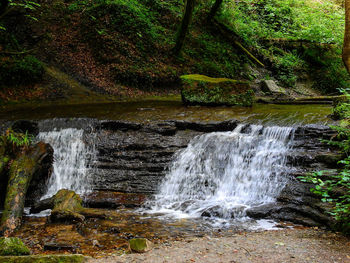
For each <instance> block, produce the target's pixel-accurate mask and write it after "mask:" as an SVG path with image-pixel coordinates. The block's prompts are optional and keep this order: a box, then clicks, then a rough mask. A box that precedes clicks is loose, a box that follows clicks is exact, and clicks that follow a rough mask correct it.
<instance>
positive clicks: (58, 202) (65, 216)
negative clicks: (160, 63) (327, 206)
mask: <svg viewBox="0 0 350 263" xmlns="http://www.w3.org/2000/svg"><path fill="white" fill-rule="evenodd" d="M82 203H83V201H82V199H81V197H80V196H79V195H78V194H76V193H75V192H74V191H70V190H66V189H62V190H60V191H58V192H57V194H56V195H55V196H54V208H53V209H52V211H51V220H52V221H54V222H60V221H72V220H73V221H83V220H84V216H83V215H81V214H79V212H81V211H82V210H83V206H82Z"/></svg>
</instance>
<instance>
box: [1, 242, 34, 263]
mask: <svg viewBox="0 0 350 263" xmlns="http://www.w3.org/2000/svg"><path fill="white" fill-rule="evenodd" d="M29 254H30V250H29V248H28V247H27V246H26V245H25V244H24V243H23V242H22V240H20V239H19V238H17V237H2V238H0V256H22V255H29ZM0 262H1V261H0ZM3 262H5V261H3Z"/></svg>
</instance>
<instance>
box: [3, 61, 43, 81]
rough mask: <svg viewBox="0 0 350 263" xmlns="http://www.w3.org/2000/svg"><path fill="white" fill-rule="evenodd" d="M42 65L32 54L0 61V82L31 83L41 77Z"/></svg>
mask: <svg viewBox="0 0 350 263" xmlns="http://www.w3.org/2000/svg"><path fill="white" fill-rule="evenodd" d="M43 74H44V67H43V65H42V64H41V62H40V61H39V60H37V59H36V58H35V57H33V56H30V55H28V56H25V57H24V58H21V59H9V60H3V61H1V62H0V82H1V84H3V85H10V86H11V85H24V84H33V83H36V82H38V81H40V80H41V79H42V76H43Z"/></svg>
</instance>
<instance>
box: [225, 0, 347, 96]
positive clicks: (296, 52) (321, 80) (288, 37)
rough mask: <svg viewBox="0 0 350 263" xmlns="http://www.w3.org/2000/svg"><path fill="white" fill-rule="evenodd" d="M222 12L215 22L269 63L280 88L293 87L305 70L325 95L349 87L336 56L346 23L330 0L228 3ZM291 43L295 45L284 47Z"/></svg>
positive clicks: (338, 6)
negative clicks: (223, 25)
mask: <svg viewBox="0 0 350 263" xmlns="http://www.w3.org/2000/svg"><path fill="white" fill-rule="evenodd" d="M222 10H223V11H222V12H221V15H220V16H219V19H220V20H222V21H224V22H225V23H226V24H227V25H229V26H230V27H231V28H232V29H233V30H234V31H235V32H236V33H237V34H238V35H239V36H240V37H241V38H242V40H243V41H244V43H245V44H246V45H247V46H249V47H250V48H252V49H254V50H256V52H257V53H259V54H260V55H262V56H263V58H264V59H265V60H268V61H269V62H272V69H273V71H274V76H275V78H277V79H278V80H279V81H280V83H281V84H282V85H284V86H286V87H293V86H294V85H295V83H296V81H297V79H298V76H299V75H300V74H299V73H300V72H301V71H304V72H306V73H308V74H309V75H311V76H312V77H313V78H314V79H315V80H316V81H315V84H314V88H318V89H319V90H320V91H322V92H324V93H332V92H336V91H337V89H339V88H347V87H349V76H348V74H347V73H346V70H345V68H344V66H343V64H342V61H341V56H340V53H341V46H342V42H343V34H344V23H345V22H344V10H343V9H342V8H341V7H340V5H338V4H335V3H334V2H333V1H329V0H328V1H307V0H247V1H227V2H225V7H224V8H223V9H222ZM293 41H294V42H295V43H298V42H299V43H300V45H297V44H295V45H290V44H288V43H293ZM285 43H287V44H288V45H285ZM278 47H280V48H278ZM276 48H278V49H279V50H278V52H276ZM310 58H312V59H313V58H315V59H316V60H317V61H316V62H315V61H313V60H312V59H310Z"/></svg>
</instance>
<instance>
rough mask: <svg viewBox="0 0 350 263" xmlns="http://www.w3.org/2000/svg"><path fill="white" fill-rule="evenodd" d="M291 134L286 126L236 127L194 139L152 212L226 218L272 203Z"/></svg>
mask: <svg viewBox="0 0 350 263" xmlns="http://www.w3.org/2000/svg"><path fill="white" fill-rule="evenodd" d="M293 134H294V130H293V128H291V127H277V126H275V127H262V126H259V125H251V126H248V127H247V126H244V125H239V126H238V127H237V128H236V129H235V130H234V131H232V132H214V133H209V134H204V135H201V136H197V137H195V138H194V139H193V140H192V141H191V142H190V144H189V145H188V147H187V148H186V149H184V150H182V151H180V152H178V153H177V154H176V155H175V157H174V161H173V162H172V164H171V166H170V168H169V172H168V173H167V175H166V177H165V179H164V180H163V182H162V184H161V185H160V188H159V192H158V194H157V195H155V200H154V201H151V202H150V205H151V207H152V209H151V212H156V213H173V214H175V215H177V216H180V217H200V216H210V217H219V218H225V219H229V218H239V217H243V216H244V215H245V213H244V211H245V210H246V209H247V208H250V207H253V206H259V205H262V204H266V203H270V202H273V201H274V200H275V198H276V197H277V195H278V194H279V193H280V191H281V190H282V189H283V187H284V186H285V184H286V183H287V178H286V176H285V174H286V172H287V169H288V168H287V167H286V153H287V152H288V151H289V150H290V148H291V141H292V140H293Z"/></svg>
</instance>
